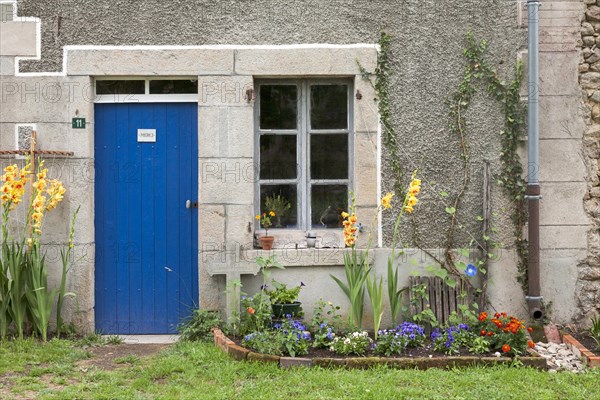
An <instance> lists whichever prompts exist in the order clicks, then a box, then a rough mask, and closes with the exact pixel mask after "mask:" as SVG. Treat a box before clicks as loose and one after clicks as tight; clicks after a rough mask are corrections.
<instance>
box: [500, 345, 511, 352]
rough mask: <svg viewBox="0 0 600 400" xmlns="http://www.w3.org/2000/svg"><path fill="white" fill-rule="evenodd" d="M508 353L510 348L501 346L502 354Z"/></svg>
mask: <svg viewBox="0 0 600 400" xmlns="http://www.w3.org/2000/svg"><path fill="white" fill-rule="evenodd" d="M509 351H510V346H509V345H507V344H505V345H503V346H502V352H503V353H508V352H509Z"/></svg>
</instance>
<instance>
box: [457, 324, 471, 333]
mask: <svg viewBox="0 0 600 400" xmlns="http://www.w3.org/2000/svg"><path fill="white" fill-rule="evenodd" d="M458 327H459V328H460V329H462V330H465V331H468V330H469V325H467V324H458Z"/></svg>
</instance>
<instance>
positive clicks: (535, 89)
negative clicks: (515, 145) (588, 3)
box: [525, 0, 544, 320]
mask: <svg viewBox="0 0 600 400" xmlns="http://www.w3.org/2000/svg"><path fill="white" fill-rule="evenodd" d="M539 9H540V1H539V0H527V20H528V81H529V82H528V88H529V93H528V99H529V101H528V102H529V104H528V115H527V125H528V129H527V138H528V146H527V157H528V165H527V177H528V179H527V191H526V195H525V199H527V201H528V206H529V207H528V208H529V224H528V238H529V256H528V265H527V278H528V281H529V289H528V293H527V296H526V297H525V298H526V299H527V303H528V305H529V315H530V316H531V318H533V319H534V320H540V319H541V318H542V317H543V316H544V312H543V311H542V300H543V297H542V296H541V294H540V199H541V198H542V197H541V196H540V193H541V191H540V181H539V166H540V152H539V137H540V135H539V49H538V44H539Z"/></svg>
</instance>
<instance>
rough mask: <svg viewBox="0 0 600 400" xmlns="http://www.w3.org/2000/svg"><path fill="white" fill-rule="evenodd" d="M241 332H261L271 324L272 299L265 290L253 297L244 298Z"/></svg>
mask: <svg viewBox="0 0 600 400" xmlns="http://www.w3.org/2000/svg"><path fill="white" fill-rule="evenodd" d="M241 303H242V311H241V328H240V329H241V332H242V334H244V333H249V332H261V331H263V330H265V328H266V327H267V326H269V325H270V324H271V311H272V309H271V299H270V298H269V296H268V295H267V294H266V293H265V291H264V290H261V291H260V292H258V293H256V294H255V295H254V296H253V297H246V296H242V302H241Z"/></svg>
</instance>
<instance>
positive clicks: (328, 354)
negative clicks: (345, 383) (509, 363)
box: [231, 337, 527, 359]
mask: <svg viewBox="0 0 600 400" xmlns="http://www.w3.org/2000/svg"><path fill="white" fill-rule="evenodd" d="M231 340H233V341H234V342H235V344H237V345H238V346H242V347H244V348H247V349H248V350H252V349H250V348H248V347H245V346H244V345H243V344H242V338H237V337H232V338H231ZM253 351H254V350H253ZM502 355H503V356H508V357H510V355H505V354H502ZM525 355H527V354H525ZM525 355H524V356H525ZM465 356H470V357H494V356H495V352H489V353H483V354H473V353H470V352H469V351H468V350H467V349H463V348H461V349H460V350H459V353H458V354H452V355H446V354H444V353H442V352H439V351H435V350H434V349H433V343H432V342H431V341H426V343H425V346H424V347H411V348H408V349H406V352H404V353H402V354H393V355H390V356H386V355H383V354H375V352H374V351H371V350H369V351H367V352H366V353H365V354H364V355H363V356H356V355H353V354H351V355H348V356H345V355H342V354H338V353H335V352H333V351H329V350H328V349H323V348H321V349H315V348H314V347H309V348H308V354H306V355H302V356H297V357H302V358H339V359H344V358H354V357H387V358H423V357H430V358H448V357H465Z"/></svg>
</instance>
